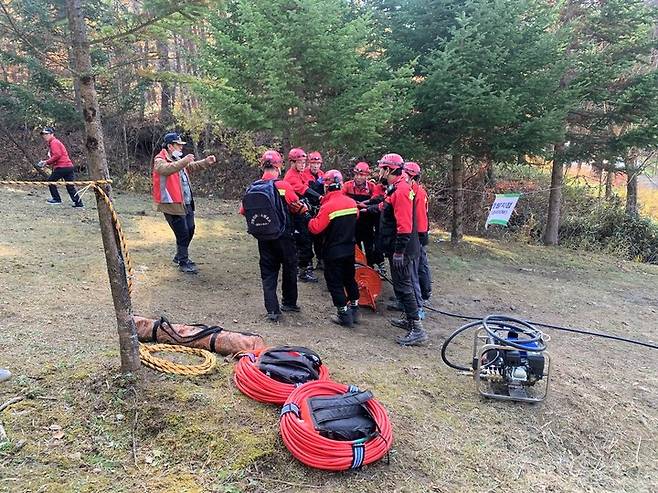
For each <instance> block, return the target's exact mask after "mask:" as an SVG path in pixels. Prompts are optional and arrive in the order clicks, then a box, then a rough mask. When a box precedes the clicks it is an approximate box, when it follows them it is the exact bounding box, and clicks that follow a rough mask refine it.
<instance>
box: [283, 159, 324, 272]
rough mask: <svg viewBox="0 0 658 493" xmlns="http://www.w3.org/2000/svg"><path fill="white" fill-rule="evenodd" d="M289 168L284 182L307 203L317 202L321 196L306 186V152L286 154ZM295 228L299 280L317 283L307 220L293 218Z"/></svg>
mask: <svg viewBox="0 0 658 493" xmlns="http://www.w3.org/2000/svg"><path fill="white" fill-rule="evenodd" d="M288 161H289V162H290V168H289V169H288V171H287V172H286V175H285V177H284V180H285V181H286V182H288V183H289V184H290V186H291V187H292V189H293V190H294V192H295V193H296V194H297V195H298V196H299V197H300V198H304V199H306V200H308V201H311V200H315V201H319V200H320V197H321V195H320V194H319V193H318V192H316V191H315V190H313V189H312V188H311V187H309V186H308V182H309V177H310V173H309V172H308V171H307V170H306V152H305V151H304V149H301V148H299V147H295V148H293V149H290V152H288ZM293 225H294V227H295V244H296V245H297V261H298V265H299V280H300V281H302V282H318V278H317V276H316V275H315V274H314V273H313V240H312V239H311V235H310V234H309V232H308V220H306V219H305V218H304V216H300V215H295V216H294V217H293Z"/></svg>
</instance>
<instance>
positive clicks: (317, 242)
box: [311, 234, 324, 260]
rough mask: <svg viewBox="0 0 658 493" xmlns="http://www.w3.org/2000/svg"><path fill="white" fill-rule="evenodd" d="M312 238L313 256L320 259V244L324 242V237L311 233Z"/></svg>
mask: <svg viewBox="0 0 658 493" xmlns="http://www.w3.org/2000/svg"><path fill="white" fill-rule="evenodd" d="M311 239H312V240H313V252H314V253H315V258H317V259H318V260H320V259H321V258H322V245H323V244H324V238H323V237H322V235H321V234H319V235H311Z"/></svg>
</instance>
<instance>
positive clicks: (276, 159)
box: [259, 149, 283, 168]
mask: <svg viewBox="0 0 658 493" xmlns="http://www.w3.org/2000/svg"><path fill="white" fill-rule="evenodd" d="M259 162H260V165H261V166H274V167H276V168H280V167H281V165H282V164H283V158H282V157H281V154H279V153H278V152H277V151H274V150H272V149H268V150H267V151H265V152H264V153H263V155H262V156H261V157H260V161H259Z"/></svg>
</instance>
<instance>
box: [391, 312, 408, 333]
mask: <svg viewBox="0 0 658 493" xmlns="http://www.w3.org/2000/svg"><path fill="white" fill-rule="evenodd" d="M389 322H390V323H391V325H392V326H393V327H399V328H400V329H408V328H409V320H407V314H406V313H404V312H402V314H401V315H400V318H393V319H391V320H389Z"/></svg>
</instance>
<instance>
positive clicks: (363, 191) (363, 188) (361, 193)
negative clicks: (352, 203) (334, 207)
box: [343, 180, 383, 202]
mask: <svg viewBox="0 0 658 493" xmlns="http://www.w3.org/2000/svg"><path fill="white" fill-rule="evenodd" d="M375 191H379V188H378V187H377V184H376V183H375V182H374V181H371V180H366V181H365V182H364V183H363V185H357V184H356V183H355V182H354V180H350V181H347V182H345V184H344V185H343V193H344V194H345V195H347V196H348V197H351V198H353V199H354V200H356V201H357V202H364V201H366V200H369V199H370V198H372V196H373V194H374V193H375ZM381 195H383V192H382V193H381Z"/></svg>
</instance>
